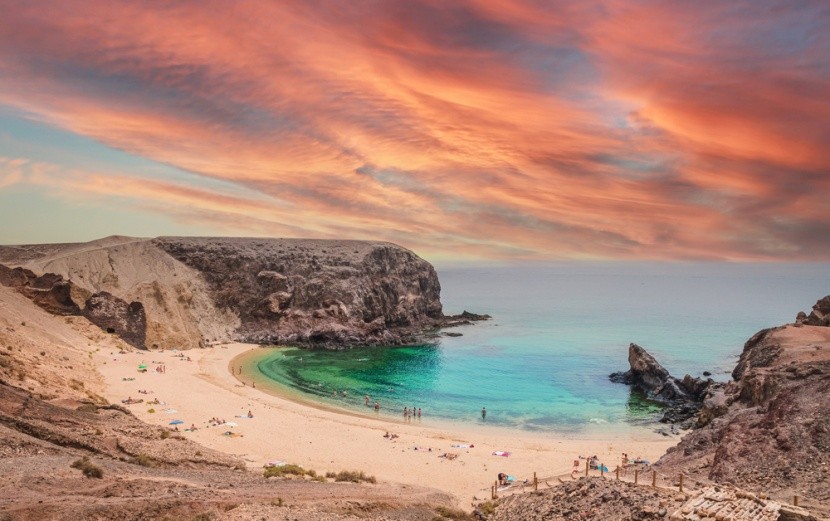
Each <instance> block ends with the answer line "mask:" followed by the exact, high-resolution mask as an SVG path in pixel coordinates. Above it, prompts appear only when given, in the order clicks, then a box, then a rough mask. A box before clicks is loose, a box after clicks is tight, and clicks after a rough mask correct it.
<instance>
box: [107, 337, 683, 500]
mask: <svg viewBox="0 0 830 521" xmlns="http://www.w3.org/2000/svg"><path fill="white" fill-rule="evenodd" d="M254 348H256V346H251V345H247V344H229V345H227V346H217V347H214V348H211V349H197V350H190V351H185V352H183V353H184V355H185V357H187V356H189V357H190V358H191V360H192V361H187V359H186V358H184V359H182V358H179V357H178V356H175V355H176V354H177V353H173V352H170V351H165V352H161V351H153V352H140V351H134V352H128V353H126V354H118V353H110V354H108V355H106V354H99V355H98V358H97V365H98V369H99V371H100V372H101V373H102V374H103V376H104V378H105V382H106V398H107V399H108V400H110V401H111V402H113V403H121V401H122V400H123V399H125V398H127V397H132V398H133V399H137V398H142V399H144V400H145V402H147V401H150V400H153V399H155V398H158V399H159V400H160V401H162V402H164V403H165V404H164V405H148V404H147V403H142V404H135V405H130V406H129V408H130V409H131V410H132V411H133V412H134V413H135V414H136V416H138V417H139V418H141V419H142V420H144V421H145V422H147V423H150V424H153V425H159V426H164V427H168V424H169V422H170V421H172V420H173V419H181V420H182V421H184V424H182V425H179V428H180V429H184V428H188V427H190V426H191V425H195V426H196V427H197V430H196V431H194V432H191V431H189V430H188V431H183V432H182V434H183V435H184V436H187V437H190V438H192V439H194V440H195V441H198V442H199V443H201V444H203V445H205V446H207V447H210V448H213V449H216V450H220V451H223V452H226V453H229V454H233V455H237V456H240V457H242V458H243V459H244V460H245V461H246V463H247V464H248V466H249V467H251V468H253V469H256V468H260V467H262V465H263V464H265V463H266V462H268V461H272V460H282V461H286V462H288V463H296V464H298V465H301V466H303V467H305V468H309V469H314V470H316V471H317V472H318V473H321V472H326V471H340V470H362V471H364V472H366V473H367V474H371V475H374V476H376V477H377V478H378V479H379V480H383V481H389V482H397V483H402V484H412V485H416V484H417V485H422V486H429V487H434V488H437V489H439V490H443V491H446V492H449V493H451V494H453V495H454V496H455V497H456V498H457V499H458V501H459V504H460V505H462V506H466V505H468V504H469V503H470V501H472V500H473V499H474V498H477V499H485V498H489V486H490V485H491V484H492V483H493V481H494V480H495V479H496V475H497V473H499V472H506V473H509V474H511V475H514V476H516V477H518V478H519V479H522V478H525V477H531V476H532V475H533V472H537V473H538V475H539V476H540V477H550V476H557V475H567V474H568V473H569V472H570V469H571V464H572V462H573V460H574V459H575V458H576V457H577V455H588V454H597V455H598V456H599V458H600V460H601V461H603V462H605V464H606V465H607V466H608V467H609V468H611V469H613V468H614V467H615V466H616V465H617V464H618V463H619V461H620V454H621V453H622V452H627V453H628V454H629V455H631V456H635V455H636V456H642V457H643V458H645V459H648V460H651V461H656V460H657V459H659V457H660V456H661V455H662V454H663V453H664V452H665V451H666V449H667V448H668V447H670V446H672V445H674V444H675V443H676V442H677V439H676V438H668V437H665V436H662V435H659V434H656V433H653V432H650V431H647V430H637V431H633V432H627V433H608V434H603V435H592V436H591V437H588V438H586V439H569V438H564V437H554V436H553V435H551V434H534V433H527V432H522V431H509V430H506V429H500V428H484V427H481V428H479V427H474V426H470V427H466V426H463V425H455V424H452V425H447V424H439V423H432V422H431V421H430V420H429V419H428V418H424V419H422V421H421V423H417V422H416V423H405V422H404V421H403V419H401V420H400V421H395V420H390V419H385V418H382V417H381V418H371V417H362V416H358V415H352V414H344V413H341V412H337V411H332V410H327V409H323V408H318V407H312V406H309V405H305V404H301V403H297V402H293V401H290V400H288V399H286V398H283V397H279V396H273V395H270V394H266V393H264V392H262V391H261V390H257V389H255V388H251V387H250V386H242V385H241V384H240V383H239V381H237V379H236V378H235V377H234V376H233V375H232V374H231V373H230V371H229V370H228V367H229V364H230V363H231V361H232V360H233V359H234V358H235V357H236V356H239V355H242V354H244V353H246V352H248V351H250V350H251V349H254ZM142 362H143V363H146V364H147V367H148V371H147V372H146V373H139V372H138V371H137V368H138V365H139V364H140V363H142ZM162 363H163V364H164V366H165V368H166V372H164V373H158V372H156V371H155V368H156V366H158V365H160V364H162ZM125 378H134V380H124V379H125ZM139 390H148V391H152V393H151V394H140V393H138V391H139ZM150 409H153V410H154V411H155V412H152V413H151V412H149V410H150ZM167 409H175V410H176V412H175V413H166V412H164V411H165V410H167ZM249 410H250V411H251V412H252V414H253V416H254V417H253V418H251V419H249V418H247V417H244V418H240V417H239V416H246V415H247V412H248V411H249ZM213 417H219V418H222V419H224V420H226V421H229V422H231V421H232V422H235V423H237V424H238V425H237V426H236V427H227V426H209V423H208V420H210V419H211V418H213ZM228 431H230V432H233V433H235V434H240V435H241V436H239V437H230V436H226V435H224V434H223V433H225V432H228ZM387 431H388V432H393V433H396V434H398V435H399V438H397V439H396V440H394V441H389V440H387V439H385V438H384V437H383V435H384V433H385V432H387ZM452 444H474V445H475V447H474V448H469V449H458V448H453V447H451V445H452ZM414 447H419V448H420V447H422V448H431V449H432V451H431V452H430V451H428V450H418V451H416V450H414ZM497 450H507V451H510V453H511V454H510V457H507V458H505V457H499V456H494V455H492V453H493V452H494V451H497ZM445 452H455V453H458V455H459V456H458V458H456V459H454V460H447V459H444V458H440V457H439V455H441V454H443V453H445Z"/></svg>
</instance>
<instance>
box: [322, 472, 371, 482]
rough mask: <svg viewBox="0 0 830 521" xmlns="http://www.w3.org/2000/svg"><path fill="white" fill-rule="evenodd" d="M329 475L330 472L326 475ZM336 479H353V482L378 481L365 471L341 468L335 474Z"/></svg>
mask: <svg viewBox="0 0 830 521" xmlns="http://www.w3.org/2000/svg"><path fill="white" fill-rule="evenodd" d="M326 476H327V477H328V474H327V475H326ZM334 481H351V482H352V483H360V482H366V483H377V482H378V480H377V479H375V477H374V476H367V475H366V474H364V472H363V471H362V470H361V471H356V470H341V471H340V472H338V473H337V474H335V475H334Z"/></svg>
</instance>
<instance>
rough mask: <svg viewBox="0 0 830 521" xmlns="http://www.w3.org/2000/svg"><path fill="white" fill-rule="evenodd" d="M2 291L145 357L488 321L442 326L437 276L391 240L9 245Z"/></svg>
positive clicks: (364, 337) (340, 340) (418, 336)
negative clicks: (73, 319) (95, 329)
mask: <svg viewBox="0 0 830 521" xmlns="http://www.w3.org/2000/svg"><path fill="white" fill-rule="evenodd" d="M0 284H2V285H5V286H10V287H13V288H15V289H17V290H18V291H20V292H21V293H22V294H24V295H26V296H27V297H29V298H31V299H32V300H33V301H34V302H35V303H37V304H38V305H40V306H41V307H43V308H44V309H47V310H48V311H50V312H55V313H59V314H63V315H82V316H84V317H86V318H88V319H89V320H90V321H91V322H93V323H94V324H97V325H98V326H99V327H101V328H102V329H103V330H105V331H107V332H109V333H114V334H117V335H119V336H121V337H122V338H123V339H124V340H125V341H127V342H128V343H130V344H131V345H133V346H134V347H138V348H141V349H145V348H147V349H169V348H178V349H187V348H193V347H203V346H205V345H207V344H211V343H220V342H227V341H242V342H251V343H260V344H291V345H307V346H317V347H334V348H342V347H348V346H354V345H381V344H382V345H396V344H405V343H415V342H418V341H421V340H422V339H424V338H426V336H425V333H429V332H430V331H433V334H434V330H435V329H437V328H439V327H442V326H447V327H449V326H453V325H458V324H461V323H469V322H470V321H475V320H482V319H486V318H489V317H487V316H486V315H476V314H474V313H467V312H465V313H464V314H462V315H457V316H449V317H445V316H444V315H443V313H442V307H441V300H440V293H441V286H440V283H439V282H438V276H437V274H436V272H435V269H434V268H433V267H432V266H431V265H430V264H429V263H428V262H426V261H424V260H423V259H421V258H420V257H418V256H417V255H415V254H414V253H413V252H411V251H409V250H407V249H405V248H402V247H400V246H397V245H394V244H391V243H383V242H368V241H346V240H305V239H245V238H192V237H191V238H185V237H160V238H156V239H136V238H130V237H117V236H115V237H108V238H105V239H100V240H98V241H92V242H89V243H78V244H46V245H25V246H14V247H9V246H6V247H0Z"/></svg>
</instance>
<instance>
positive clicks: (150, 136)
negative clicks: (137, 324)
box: [0, 0, 830, 260]
mask: <svg viewBox="0 0 830 521" xmlns="http://www.w3.org/2000/svg"><path fill="white" fill-rule="evenodd" d="M4 4H5V5H4ZM572 4H573V3H570V2H563V3H557V2H553V3H538V2H531V1H527V2H522V1H507V0H469V1H464V2H456V3H451V4H447V3H439V2H431V1H423V2H409V3H400V2H391V1H390V2H383V1H381V2H377V1H373V2H350V3H348V4H343V3H337V2H301V3H297V2H285V3H280V2H265V1H262V2H258V1H249V2H244V3H242V2H240V3H235V4H234V6H233V7H232V8H230V7H228V5H227V4H225V3H222V2H214V3H211V2H192V3H188V2H183V3H177V4H164V5H163V6H149V4H136V3H128V2H123V3H122V2H103V1H95V0H93V1H89V2H80V3H74V2H41V3H38V4H37V5H33V6H27V5H25V4H20V3H17V2H4V1H0V7H2V10H3V12H4V16H3V17H2V18H0V104H2V105H5V106H7V107H12V108H14V109H16V110H19V111H24V112H25V113H26V114H28V115H29V117H30V118H32V119H34V120H37V121H40V122H43V123H44V124H48V125H52V126H56V127H59V128H61V129H64V130H66V131H69V132H72V133H76V134H79V135H83V136H87V137H90V138H92V139H95V140H98V141H100V142H102V143H104V144H106V145H108V146H110V147H113V148H116V149H120V150H123V151H124V152H126V153H128V154H132V155H138V156H141V157H143V158H147V159H150V160H152V161H156V162H159V163H163V164H166V165H172V166H173V167H175V168H177V169H179V170H181V171H183V172H188V173H191V174H195V175H192V176H190V177H188V179H189V180H188V181H184V180H181V179H178V180H173V179H170V180H159V179H154V178H150V177H146V178H142V177H141V176H136V175H135V174H129V175H128V174H125V173H124V170H123V169H122V168H120V165H118V164H112V165H111V166H112V168H111V169H110V171H94V172H93V171H77V170H73V171H72V172H71V174H67V169H66V168H62V167H61V165H54V168H53V169H52V170H51V171H52V172H59V173H60V175H58V174H54V175H51V176H50V175H46V174H44V175H41V176H40V177H37V178H36V179H35V178H33V177H32V176H29V177H26V178H25V179H24V178H23V177H21V174H19V173H16V172H18V170H19V168H18V169H15V168H16V167H14V166H13V165H11V164H10V163H9V162H10V161H12V159H9V160H7V161H5V162H0V169H2V170H0V190H2V189H4V187H8V186H11V184H12V183H20V182H30V183H40V185H42V186H43V187H44V188H49V187H52V189H53V190H54V191H55V193H57V192H58V188H59V189H60V191H61V193H66V194H70V195H71V196H72V197H75V198H79V197H80V198H83V197H89V198H106V197H115V198H119V199H123V200H125V201H128V202H129V204H132V205H134V206H135V207H136V208H147V209H148V211H151V209H152V211H162V212H165V213H167V214H169V215H171V216H174V217H175V218H177V219H181V220H184V221H186V222H198V223H200V224H202V225H204V224H208V225H211V226H215V227H216V229H217V230H219V231H221V232H223V233H231V234H249V233H256V234H260V235H262V234H266V235H290V236H303V235H306V236H309V235H313V236H318V237H343V236H350V237H355V238H381V239H386V240H391V241H395V242H399V243H403V244H404V245H406V246H409V247H412V248H415V249H417V250H418V251H419V252H423V253H425V254H427V255H432V256H435V257H441V258H479V259H551V258H632V259H636V258H652V259H747V260H748V259H754V260H757V259H764V260H776V259H782V260H783V259H787V260H795V259H799V260H805V259H806V260H818V259H821V260H826V259H828V258H830V240H828V239H827V237H830V233H829V232H830V228H829V227H828V225H827V224H826V223H828V217H830V203H828V198H826V197H822V195H821V194H822V193H827V190H828V188H830V186H829V185H830V175H829V174H828V172H830V124H829V123H828V122H830V103H828V102H827V100H826V95H825V94H823V93H826V92H828V90H830V58H828V56H830V10H829V9H828V8H827V7H826V6H825V5H824V3H822V2H819V1H815V2H809V1H805V2H796V3H782V4H778V5H777V6H772V7H767V8H759V7H758V6H757V4H756V3H754V2H750V1H746V2H731V3H729V4H723V5H716V4H707V5H705V6H701V5H695V6H692V5H691V4H688V3H682V2H669V3H666V2H651V1H643V2H637V3H631V2H623V1H622V0H619V1H613V0H609V1H603V2H592V3H588V2H585V3H579V5H572ZM16 160H17V161H20V160H26V161H30V162H37V161H38V158H36V157H27V158H17V159H16ZM200 178H202V179H205V180H208V179H210V180H218V181H220V182H223V183H230V184H231V185H235V186H237V187H239V189H240V190H241V192H240V193H247V194H257V195H256V196H240V195H239V193H233V194H231V193H230V192H223V191H222V190H221V189H220V188H217V185H216V184H215V183H202V182H200V181H199V179H200ZM152 233H153V231H148V234H152Z"/></svg>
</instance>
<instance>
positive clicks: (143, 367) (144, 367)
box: [138, 364, 147, 369]
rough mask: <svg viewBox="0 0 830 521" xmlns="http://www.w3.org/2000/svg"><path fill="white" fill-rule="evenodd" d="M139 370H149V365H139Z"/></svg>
mask: <svg viewBox="0 0 830 521" xmlns="http://www.w3.org/2000/svg"><path fill="white" fill-rule="evenodd" d="M138 368H139V369H147V365H146V364H138Z"/></svg>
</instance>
